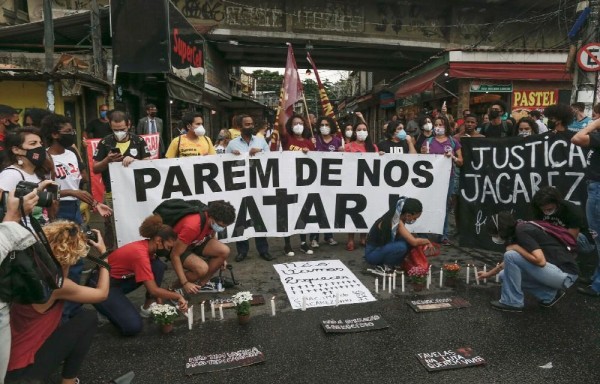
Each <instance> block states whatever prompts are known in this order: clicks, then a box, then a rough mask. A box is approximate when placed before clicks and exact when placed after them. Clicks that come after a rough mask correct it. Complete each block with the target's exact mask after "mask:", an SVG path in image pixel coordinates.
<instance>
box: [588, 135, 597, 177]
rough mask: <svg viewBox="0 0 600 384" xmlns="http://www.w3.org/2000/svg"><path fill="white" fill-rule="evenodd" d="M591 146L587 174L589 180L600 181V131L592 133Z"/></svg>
mask: <svg viewBox="0 0 600 384" xmlns="http://www.w3.org/2000/svg"><path fill="white" fill-rule="evenodd" d="M589 148H590V151H589V152H588V154H587V168H586V175H587V178H588V180H591V181H600V132H597V131H596V132H592V133H590V146H589Z"/></svg>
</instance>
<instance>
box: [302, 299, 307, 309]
mask: <svg viewBox="0 0 600 384" xmlns="http://www.w3.org/2000/svg"><path fill="white" fill-rule="evenodd" d="M302 310H303V311H306V296H302Z"/></svg>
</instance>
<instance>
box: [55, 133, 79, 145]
mask: <svg viewBox="0 0 600 384" xmlns="http://www.w3.org/2000/svg"><path fill="white" fill-rule="evenodd" d="M76 138H77V135H74V134H70V133H61V134H60V137H59V138H58V139H57V140H56V141H58V144H60V145H62V146H63V147H65V148H67V147H70V146H71V145H73V144H75V139H76Z"/></svg>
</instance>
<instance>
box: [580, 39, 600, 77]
mask: <svg viewBox="0 0 600 384" xmlns="http://www.w3.org/2000/svg"><path fill="white" fill-rule="evenodd" d="M577 63H578V64H579V68H581V69H583V70H584V71H588V72H595V71H600V43H590V44H586V45H584V46H583V47H581V49H580V50H579V52H577Z"/></svg>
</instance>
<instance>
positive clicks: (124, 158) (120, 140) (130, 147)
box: [93, 111, 150, 249]
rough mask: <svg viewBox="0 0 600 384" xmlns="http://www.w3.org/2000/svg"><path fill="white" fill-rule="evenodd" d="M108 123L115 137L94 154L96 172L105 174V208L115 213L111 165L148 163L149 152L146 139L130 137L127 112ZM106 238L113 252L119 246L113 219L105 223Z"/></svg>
mask: <svg viewBox="0 0 600 384" xmlns="http://www.w3.org/2000/svg"><path fill="white" fill-rule="evenodd" d="M109 120H110V127H111V130H112V133H111V134H110V135H108V136H106V137H105V138H103V139H102V140H100V142H99V143H98V146H97V147H96V151H95V153H94V166H93V171H94V173H101V174H102V183H103V184H104V188H105V193H104V204H106V205H107V206H108V207H109V208H110V209H112V208H113V207H112V185H111V182H110V171H109V169H108V165H109V164H110V163H116V162H119V163H121V164H122V165H123V166H124V167H127V166H129V164H131V163H133V162H134V161H135V160H143V159H148V158H149V157H150V150H149V149H148V145H147V144H146V141H145V140H144V139H143V138H141V137H140V136H138V135H136V134H133V133H129V117H128V116H127V114H126V113H125V112H122V111H113V112H112V113H111V114H110V119H109ZM104 237H105V241H106V245H107V246H108V248H109V249H114V248H115V245H116V242H115V233H114V223H113V218H112V217H106V218H105V219H104Z"/></svg>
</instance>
